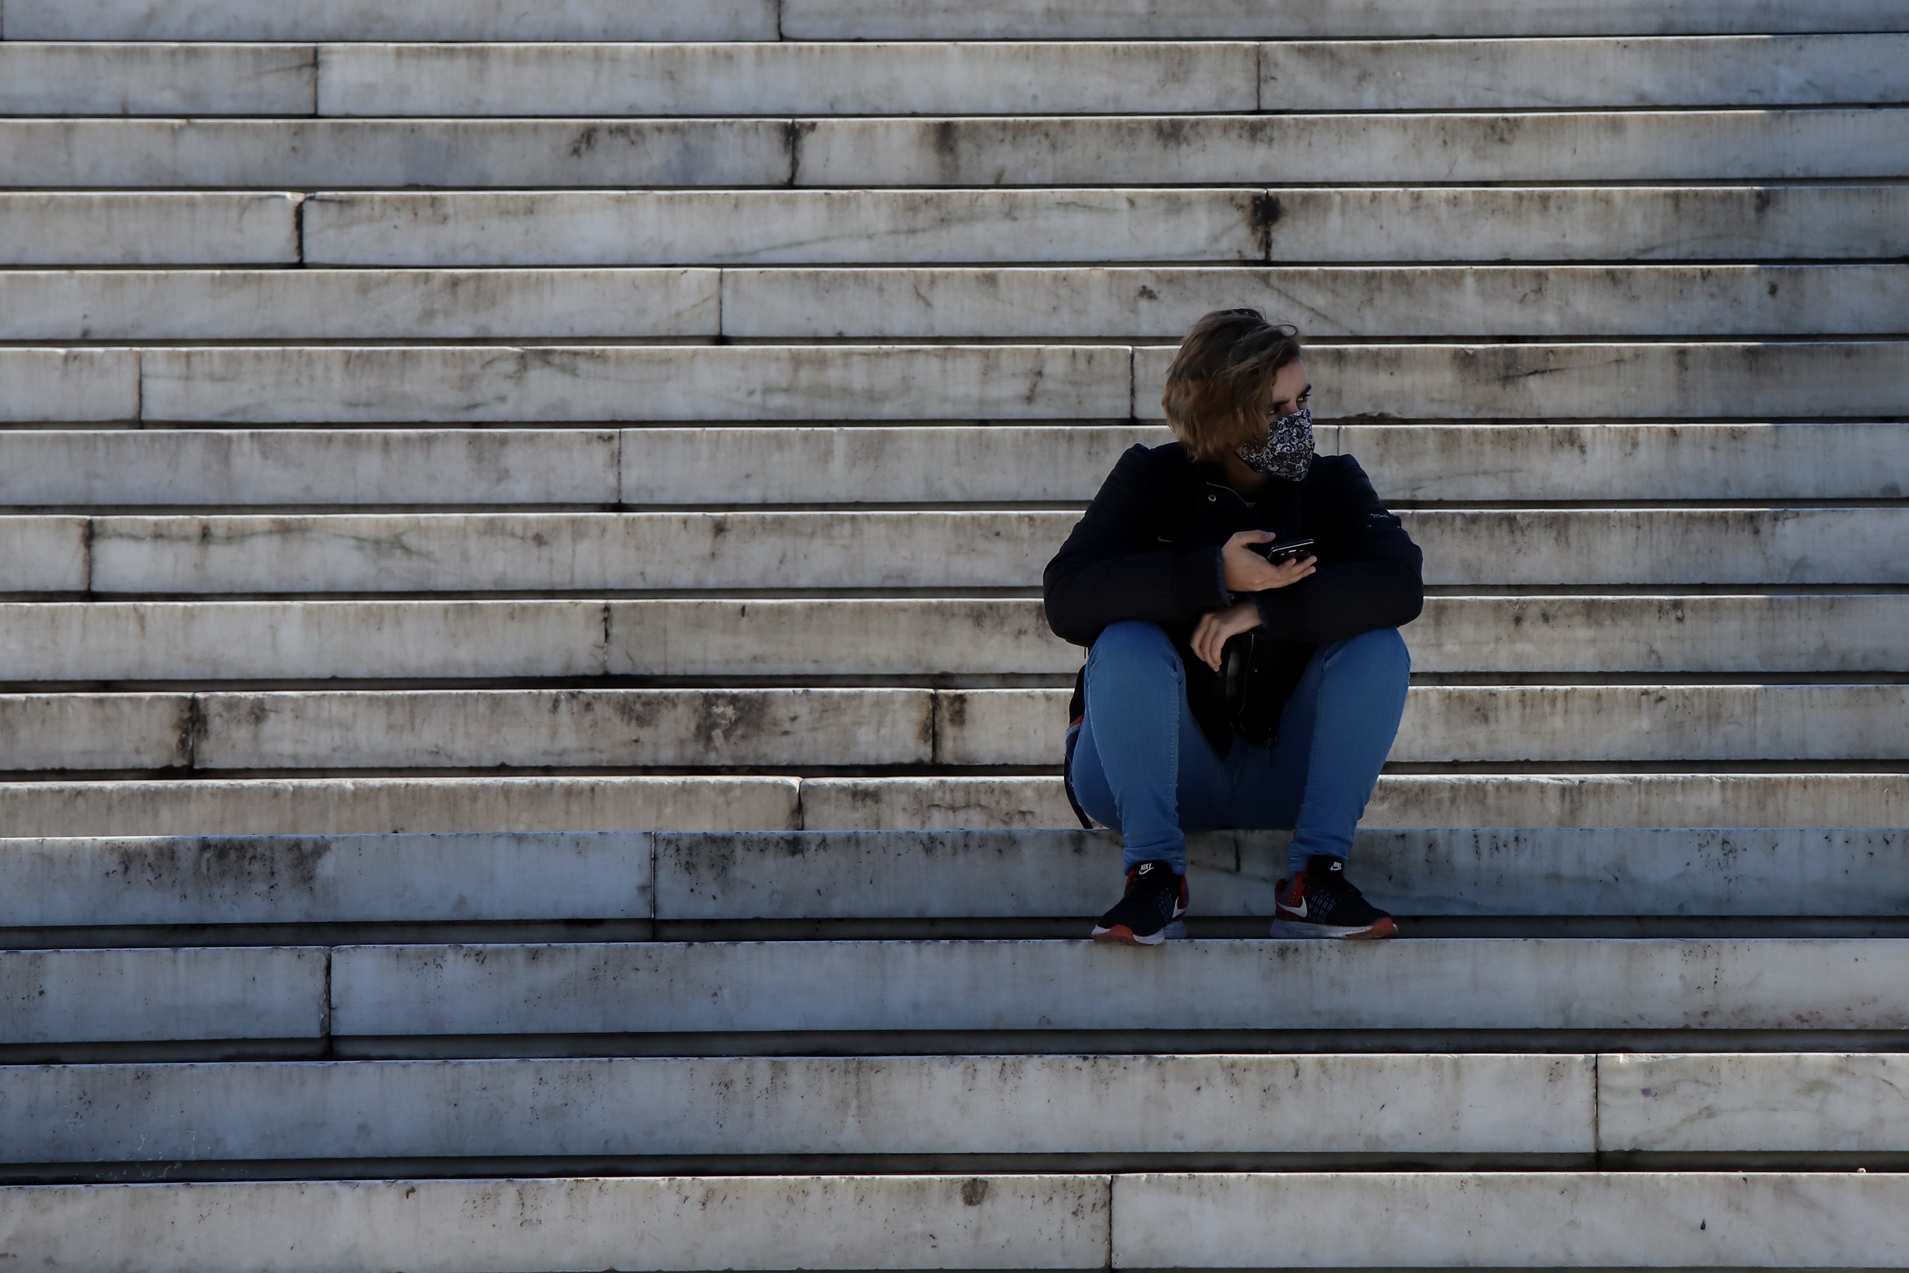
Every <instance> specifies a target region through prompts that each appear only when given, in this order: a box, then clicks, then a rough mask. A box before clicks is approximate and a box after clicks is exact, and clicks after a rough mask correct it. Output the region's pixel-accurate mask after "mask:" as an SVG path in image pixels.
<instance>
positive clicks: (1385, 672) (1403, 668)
mask: <svg viewBox="0 0 1909 1273" xmlns="http://www.w3.org/2000/svg"><path fill="white" fill-rule="evenodd" d="M1326 658H1327V661H1328V662H1330V663H1331V664H1332V666H1333V670H1334V671H1341V670H1345V669H1348V668H1349V669H1350V670H1352V671H1353V672H1354V674H1356V675H1359V676H1362V677H1371V678H1373V679H1374V680H1380V681H1395V682H1403V681H1408V680H1410V679H1411V676H1412V652H1411V651H1410V650H1408V649H1406V647H1405V638H1404V637H1402V636H1400V635H1399V630H1398V629H1397V628H1374V629H1373V630H1372V631H1370V632H1361V633H1360V634H1359V635H1358V636H1355V637H1347V638H1346V639H1345V640H1343V641H1341V642H1339V643H1338V648H1337V649H1335V650H1333V651H1332V652H1331V653H1330V654H1328V655H1327V656H1326Z"/></svg>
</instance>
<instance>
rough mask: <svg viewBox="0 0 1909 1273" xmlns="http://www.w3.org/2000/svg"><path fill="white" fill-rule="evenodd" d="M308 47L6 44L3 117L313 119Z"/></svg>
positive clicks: (1, 53)
mask: <svg viewBox="0 0 1909 1273" xmlns="http://www.w3.org/2000/svg"><path fill="white" fill-rule="evenodd" d="M317 98H318V51H317V50H316V49H314V48H312V47H311V46H309V45H306V46H303V47H301V46H298V45H291V46H286V45H246V44H196V45H195V44H18V43H14V42H13V41H12V40H9V41H7V42H6V43H5V44H0V115H310V114H312V113H313V111H314V108H315V106H316V104H317Z"/></svg>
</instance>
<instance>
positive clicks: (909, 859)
mask: <svg viewBox="0 0 1909 1273" xmlns="http://www.w3.org/2000/svg"><path fill="white" fill-rule="evenodd" d="M1287 838H1288V837H1287V836H1286V835H1285V834H1284V833H1279V832H1214V833H1209V834H1204V835H1199V836H1195V837H1194V838H1193V840H1192V841H1191V843H1190V845H1189V858H1188V869H1189V872H1190V875H1189V879H1190V882H1191V887H1192V891H1193V898H1194V901H1193V913H1194V914H1196V915H1268V914H1271V913H1272V909H1273V897H1272V887H1273V884H1274V882H1275V881H1276V880H1277V879H1279V877H1281V876H1283V875H1284V874H1285V873H1286V855H1285V842H1286V840H1287ZM1118 845H1119V841H1118V838H1117V837H1116V836H1114V835H1113V834H1112V833H1110V832H1104V831H1096V832H1088V831H1078V830H1072V831H995V832H978V831H965V832H964V831H952V832H886V833H885V832H823V831H806V832H799V833H776V832H770V833H764V834H747V833H745V834H741V835H736V834H714V835H712V834H702V833H694V832H688V833H680V832H660V833H658V834H657V836H656V889H657V893H656V897H657V902H656V913H657V916H658V918H661V919H750V918H801V919H810V918H813V919H850V918H866V917H870V916H874V915H881V916H889V917H897V916H922V917H928V916H937V915H948V916H977V915H1008V914H1012V915H1019V916H1061V915H1073V914H1077V913H1079V912H1081V911H1082V910H1084V909H1090V908H1091V907H1092V906H1094V905H1096V904H1098V899H1099V898H1100V896H1101V895H1102V894H1104V893H1106V892H1107V891H1108V889H1109V888H1110V887H1111V886H1112V882H1113V881H1114V880H1115V878H1116V876H1117V875H1118V871H1119V866H1118V863H1119V849H1118ZM1902 846H1903V837H1902V835H1901V834H1900V833H1898V832H1894V831H1887V830H1868V831H1865V830H1854V831H1836V830H1819V831H1806V830H1798V829H1787V828H1785V829H1777V830H1768V831H1759V830H1755V829H1734V830H1657V829H1631V828H1611V827H1599V828H1588V829H1587V828H1568V827H1567V828H1549V829H1547V828H1523V829H1519V828H1513V829H1507V830H1503V831H1489V830H1467V829H1446V830H1441V829H1403V830H1383V829H1373V828H1368V829H1365V830H1362V831H1360V832H1359V834H1358V837H1357V840H1356V842H1355V844H1354V847H1353V854H1352V861H1353V867H1354V870H1355V871H1356V873H1357V877H1358V881H1359V886H1360V888H1362V889H1363V890H1365V892H1366V894H1367V896H1369V897H1371V898H1372V899H1373V900H1374V902H1375V903H1376V904H1378V905H1380V906H1384V907H1387V908H1388V909H1393V910H1396V911H1398V912H1400V913H1402V914H1406V915H1639V914H1675V915H1798V914H1814V915H1850V914H1857V913H1863V914H1893V913H1896V912H1897V911H1899V910H1900V909H1901V908H1902V907H1903V905H1904V904H1905V902H1909V864H1905V863H1904V860H1903V854H1902V852H1901V850H1902Z"/></svg>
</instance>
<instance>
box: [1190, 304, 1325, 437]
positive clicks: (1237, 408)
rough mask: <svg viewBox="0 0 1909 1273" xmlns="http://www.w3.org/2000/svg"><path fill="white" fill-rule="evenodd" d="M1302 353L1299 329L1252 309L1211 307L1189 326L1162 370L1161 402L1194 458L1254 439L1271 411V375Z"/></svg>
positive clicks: (1259, 435)
mask: <svg viewBox="0 0 1909 1273" xmlns="http://www.w3.org/2000/svg"><path fill="white" fill-rule="evenodd" d="M1303 352H1304V351H1303V350H1302V349H1301V347H1300V344H1299V329H1298V328H1297V327H1294V326H1293V325H1292V324H1290V323H1269V322H1267V321H1266V315H1264V314H1262V313H1260V312H1259V311H1258V310H1256V309H1216V310H1214V311H1213V312H1212V313H1210V314H1208V315H1207V316H1206V317H1205V318H1202V319H1201V320H1200V321H1199V322H1197V323H1195V324H1193V329H1192V330H1191V331H1189V332H1187V334H1186V339H1185V340H1182V341H1181V342H1180V352H1179V353H1177V354H1175V355H1174V358H1173V366H1172V367H1171V368H1170V369H1169V370H1168V371H1167V387H1166V392H1164V393H1162V394H1161V395H1160V405H1161V406H1163V407H1165V408H1166V412H1167V423H1168V425H1170V426H1171V427H1172V429H1173V436H1174V437H1176V438H1178V439H1180V441H1181V443H1183V444H1184V445H1185V446H1186V449H1187V450H1188V451H1190V452H1191V453H1192V454H1193V458H1194V459H1196V460H1217V459H1219V458H1220V457H1221V456H1223V455H1225V454H1226V453H1227V452H1229V451H1237V450H1238V449H1239V448H1240V447H1242V446H1247V445H1250V444H1251V443H1253V442H1256V441H1258V440H1259V438H1260V437H1261V435H1263V434H1264V433H1265V431H1266V417H1267V415H1268V414H1269V413H1270V412H1271V410H1272V405H1273V404H1272V396H1273V377H1274V376H1276V375H1277V374H1278V373H1279V369H1280V368H1281V367H1284V366H1286V365H1287V364H1289V363H1295V362H1298V361H1299V359H1300V356H1301V354H1302V353H1303Z"/></svg>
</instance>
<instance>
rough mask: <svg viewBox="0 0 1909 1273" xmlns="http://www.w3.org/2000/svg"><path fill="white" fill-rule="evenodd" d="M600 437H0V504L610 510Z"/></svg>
mask: <svg viewBox="0 0 1909 1273" xmlns="http://www.w3.org/2000/svg"><path fill="white" fill-rule="evenodd" d="M620 445H621V443H620V441H619V437H618V434H617V432H616V431H615V430H609V429H488V428H487V429H278V428H270V429H150V430H148V429H87V430H81V429H33V430H19V431H14V432H5V433H0V504H12V505H27V506H31V507H41V508H44V507H48V506H52V507H58V506H59V505H62V504H76V505H91V506H95V507H97V506H107V507H113V506H120V507H125V506H129V505H130V506H135V507H136V506H139V505H162V506H172V507H192V506H194V505H200V506H205V505H211V506H214V507H218V506H227V507H240V508H243V507H246V506H247V505H266V506H270V505H274V504H277V505H287V506H294V507H297V506H304V507H311V506H314V505H317V506H321V507H322V506H324V505H328V504H344V505H351V504H372V505H379V504H382V505H387V506H391V505H396V506H400V507H403V506H407V505H409V506H418V505H423V506H430V505H452V506H459V505H462V506H467V507H468V506H472V505H477V506H482V505H485V504H584V505H592V504H595V505H614V504H615V503H616V502H617V498H618V492H617V453H618V448H619V446H620Z"/></svg>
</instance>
